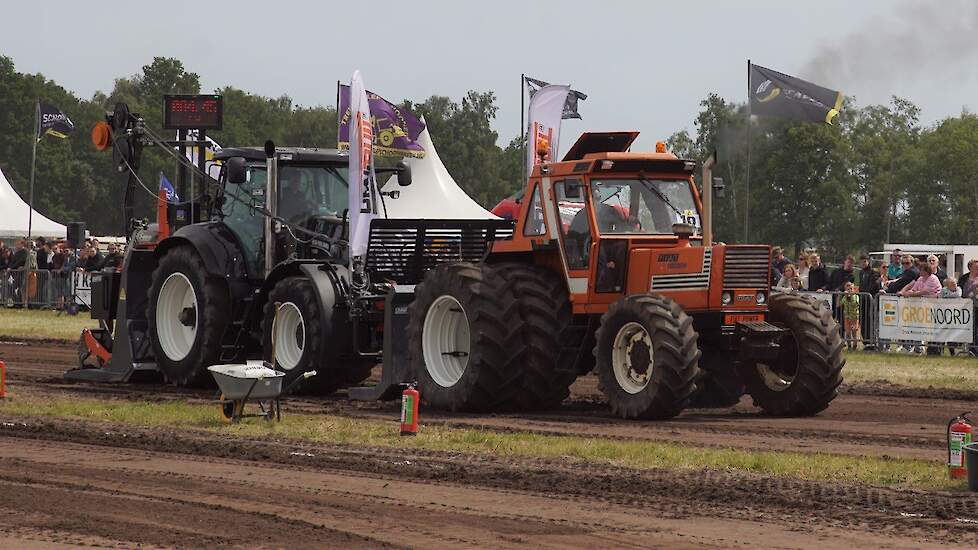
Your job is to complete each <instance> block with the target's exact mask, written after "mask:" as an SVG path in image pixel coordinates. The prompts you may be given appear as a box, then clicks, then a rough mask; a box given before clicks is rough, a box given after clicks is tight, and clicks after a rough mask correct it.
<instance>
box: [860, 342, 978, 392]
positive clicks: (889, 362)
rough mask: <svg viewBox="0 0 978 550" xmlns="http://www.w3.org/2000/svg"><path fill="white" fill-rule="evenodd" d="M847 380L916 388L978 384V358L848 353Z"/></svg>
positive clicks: (965, 386) (970, 386)
mask: <svg viewBox="0 0 978 550" xmlns="http://www.w3.org/2000/svg"><path fill="white" fill-rule="evenodd" d="M844 375H845V379H846V382H849V383H852V382H873V381H877V380H883V381H886V382H890V383H891V384H897V385H900V386H911V387H916V388H930V387H933V388H958V389H960V388H975V387H978V359H976V358H974V357H970V356H966V357H948V356H925V355H910V354H903V353H895V352H893V353H866V352H861V351H855V352H848V354H847V355H846V367H845V370H844Z"/></svg>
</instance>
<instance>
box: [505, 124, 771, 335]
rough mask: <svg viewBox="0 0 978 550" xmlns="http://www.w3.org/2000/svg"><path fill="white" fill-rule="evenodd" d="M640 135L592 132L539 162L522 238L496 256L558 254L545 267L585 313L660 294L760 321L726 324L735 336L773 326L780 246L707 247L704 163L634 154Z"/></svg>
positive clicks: (544, 258) (521, 221) (661, 153)
mask: <svg viewBox="0 0 978 550" xmlns="http://www.w3.org/2000/svg"><path fill="white" fill-rule="evenodd" d="M637 135H638V133H637V132H611V133H586V134H584V135H583V136H581V138H580V139H579V140H578V142H577V143H576V144H575V145H574V146H573V147H572V148H571V149H570V151H569V152H568V153H567V155H566V156H565V157H564V159H563V160H561V161H560V162H554V163H541V164H538V165H536V166H535V167H534V169H533V172H532V174H531V176H530V178H529V181H528V183H527V187H526V191H525V195H524V196H525V199H524V201H523V202H522V205H521V211H520V215H519V217H518V222H517V225H516V228H515V231H514V236H513V239H512V241H507V242H498V243H496V245H495V246H494V248H493V251H494V252H496V253H510V254H518V253H520V252H528V251H533V252H537V251H544V250H549V251H550V254H549V255H548V254H539V253H537V254H535V258H537V260H536V261H537V262H538V263H539V262H546V263H547V264H548V265H549V266H550V267H551V268H554V269H555V270H558V271H562V272H563V273H564V275H565V276H566V279H567V285H568V288H569V290H570V293H571V298H572V302H573V305H574V312H575V313H580V314H586V313H590V314H594V313H603V312H604V311H605V310H606V309H607V307H608V305H609V304H611V303H613V302H615V301H617V300H619V299H621V298H622V297H624V296H628V295H632V294H638V293H648V292H656V293H662V294H665V295H668V296H670V297H671V298H673V299H675V300H677V301H678V302H680V303H681V304H682V305H683V307H684V309H686V310H688V311H698V310H699V311H705V310H707V309H713V310H729V311H730V312H731V313H734V312H736V313H741V314H745V315H746V314H752V315H753V317H729V318H728V319H726V320H724V319H722V318H718V319H717V324H723V325H725V326H726V327H727V329H728V332H730V331H732V329H733V325H734V324H735V320H736V319H740V320H744V319H751V320H754V321H762V320H764V316H763V306H764V303H765V300H766V298H767V292H768V290H769V286H770V282H769V265H768V264H769V257H770V248H769V247H767V246H762V245H758V246H726V245H722V244H721V245H712V246H711V244H712V243H704V227H703V226H704V224H703V219H704V217H703V215H704V208H703V204H702V202H701V199H700V195H699V192H698V190H697V187H696V185H695V184H694V180H693V172H694V170H695V169H696V166H697V163H696V162H695V161H692V160H685V159H680V158H678V157H676V156H675V155H673V154H672V153H669V152H667V151H666V150H665V145H664V144H661V143H660V144H659V145H657V150H656V151H655V152H627V149H628V148H629V147H630V146H631V143H632V142H633V141H634V139H635V137H636V136H637ZM724 258H727V259H728V260H729V262H730V263H731V266H730V270H729V271H725V270H724V269H723V266H724V264H723V261H724ZM711 282H713V283H714V284H711ZM721 282H722V284H716V283H721Z"/></svg>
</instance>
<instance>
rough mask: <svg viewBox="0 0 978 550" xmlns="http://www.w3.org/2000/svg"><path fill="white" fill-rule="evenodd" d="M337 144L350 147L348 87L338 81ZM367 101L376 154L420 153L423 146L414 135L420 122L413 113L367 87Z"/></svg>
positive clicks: (422, 125)
mask: <svg viewBox="0 0 978 550" xmlns="http://www.w3.org/2000/svg"><path fill="white" fill-rule="evenodd" d="M339 95H340V98H339V100H340V104H339V107H338V109H337V111H338V112H339V113H340V120H339V139H338V140H337V141H339V148H340V149H349V148H350V126H349V122H350V87H349V86H347V85H346V84H340V94H339ZM367 102H368V103H369V104H370V122H371V123H372V126H373V130H374V154H375V155H377V156H379V157H417V158H421V157H424V148H422V147H421V146H420V145H418V143H417V140H418V136H419V135H420V134H421V131H422V130H424V123H423V122H421V121H420V120H418V117H416V116H414V113H412V112H410V111H408V110H407V109H402V108H401V107H398V106H397V105H394V104H393V103H391V102H390V101H387V100H386V99H384V98H382V97H380V96H379V95H377V94H375V93H373V92H371V91H370V90H367Z"/></svg>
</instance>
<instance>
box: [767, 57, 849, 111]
mask: <svg viewBox="0 0 978 550" xmlns="http://www.w3.org/2000/svg"><path fill="white" fill-rule="evenodd" d="M749 86H750V108H751V114H754V115H762V116H774V117H780V118H790V119H794V120H803V121H805V122H826V123H828V124H832V119H833V118H835V116H836V115H838V114H839V108H841V107H842V97H843V96H842V92H837V91H835V90H830V89H828V88H823V87H821V86H819V85H817V84H812V83H811V82H806V81H804V80H802V79H800V78H795V77H793V76H789V75H786V74H784V73H779V72H778V71H772V70H771V69H767V68H765V67H761V66H760V65H753V64H752V65H751V66H750V83H749Z"/></svg>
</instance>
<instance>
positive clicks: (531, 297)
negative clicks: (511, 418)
mask: <svg viewBox="0 0 978 550" xmlns="http://www.w3.org/2000/svg"><path fill="white" fill-rule="evenodd" d="M493 267H495V268H496V269H497V270H498V271H499V273H500V274H501V275H502V276H503V278H505V279H506V282H507V284H508V286H509V287H510V288H511V289H512V290H513V293H514V294H515V296H516V301H517V303H518V304H519V310H520V316H521V317H522V321H523V325H524V328H523V330H522V333H521V335H520V336H521V339H520V340H517V341H516V342H517V343H519V344H522V346H523V349H522V350H521V351H520V352H519V353H520V354H521V355H522V356H523V359H522V368H521V374H522V377H523V381H522V386H521V390H520V393H519V395H518V396H517V402H516V404H515V407H516V408H517V409H519V410H546V409H553V408H556V407H558V406H559V405H560V404H561V402H563V400H564V399H566V398H567V396H568V395H569V394H570V385H571V384H572V383H574V380H575V379H577V372H575V370H574V354H575V352H576V351H577V347H576V346H574V345H572V343H571V342H568V341H567V337H568V336H569V334H568V328H569V327H570V324H571V321H572V313H571V303H570V295H569V294H568V292H567V284H566V283H565V282H564V281H563V280H562V279H561V277H559V276H558V275H557V274H556V273H554V272H553V271H550V270H548V269H545V268H541V267H537V266H534V265H528V264H519V263H504V264H498V265H495V266H493Z"/></svg>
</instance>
